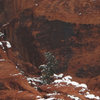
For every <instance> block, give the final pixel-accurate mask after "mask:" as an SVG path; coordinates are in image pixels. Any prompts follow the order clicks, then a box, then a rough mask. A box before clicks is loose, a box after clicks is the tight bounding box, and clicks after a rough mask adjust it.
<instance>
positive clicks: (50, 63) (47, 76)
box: [39, 52, 58, 84]
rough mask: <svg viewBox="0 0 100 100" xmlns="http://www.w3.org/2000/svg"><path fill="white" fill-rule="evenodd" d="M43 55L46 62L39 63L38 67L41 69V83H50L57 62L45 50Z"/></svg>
mask: <svg viewBox="0 0 100 100" xmlns="http://www.w3.org/2000/svg"><path fill="white" fill-rule="evenodd" d="M44 55H45V58H46V62H47V64H44V65H40V66H39V68H40V69H41V73H42V80H43V84H50V83H51V82H52V80H53V74H54V73H55V70H56V67H57V65H58V62H57V60H56V58H55V57H54V55H53V54H52V53H51V52H46V53H45V54H44Z"/></svg>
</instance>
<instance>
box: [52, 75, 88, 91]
mask: <svg viewBox="0 0 100 100" xmlns="http://www.w3.org/2000/svg"><path fill="white" fill-rule="evenodd" d="M63 82H64V83H66V84H67V85H69V84H71V85H74V86H75V87H82V88H85V89H87V85H86V84H79V83H78V82H75V81H72V77H71V76H65V77H64V78H62V79H58V80H55V81H54V83H63Z"/></svg>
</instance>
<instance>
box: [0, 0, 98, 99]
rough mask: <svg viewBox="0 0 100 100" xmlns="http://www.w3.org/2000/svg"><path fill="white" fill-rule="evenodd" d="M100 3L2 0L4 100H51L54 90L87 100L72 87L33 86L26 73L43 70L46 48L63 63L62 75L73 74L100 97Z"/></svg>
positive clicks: (0, 90)
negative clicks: (49, 94)
mask: <svg viewBox="0 0 100 100" xmlns="http://www.w3.org/2000/svg"><path fill="white" fill-rule="evenodd" d="M99 6H100V2H99V0H81V1H80V0H67V1H66V0H59V1H58V0H50V1H48V0H42V1H41V0H28V1H27V0H0V32H1V33H4V34H1V33H0V100H16V99H18V100H35V99H36V97H37V96H41V97H43V98H45V99H44V100H46V98H47V97H45V96H46V94H47V93H50V92H53V91H60V92H61V93H62V95H61V96H60V97H61V99H62V100H63V99H64V100H70V98H68V97H66V93H71V94H73V93H74V95H76V96H79V97H80V98H81V99H82V100H87V99H86V98H84V97H83V96H80V95H79V94H78V92H77V89H76V90H75V89H74V88H72V87H68V86H64V87H63V88H55V87H53V86H52V85H49V87H50V88H51V89H48V86H39V89H38V90H36V89H34V87H32V86H30V84H28V82H27V80H26V77H29V76H31V77H33V76H37V75H40V74H41V73H40V70H39V69H38V66H39V65H41V64H44V63H45V58H44V56H43V54H44V52H47V51H50V52H53V54H54V55H55V57H56V58H57V60H58V61H59V66H58V67H57V70H56V72H57V73H61V72H63V73H64V74H65V75H66V74H70V75H72V76H73V77H74V78H75V80H77V81H79V82H84V83H86V84H87V85H88V87H89V89H92V90H94V91H92V92H93V93H96V94H97V95H100V92H99V91H100V86H99V84H100V80H99V78H100V7H99ZM7 41H8V42H7ZM7 43H11V47H10V46H9V44H8V47H7ZM52 87H53V88H52ZM65 88H66V89H65ZM69 89H70V90H71V91H69ZM36 100H37V99H36Z"/></svg>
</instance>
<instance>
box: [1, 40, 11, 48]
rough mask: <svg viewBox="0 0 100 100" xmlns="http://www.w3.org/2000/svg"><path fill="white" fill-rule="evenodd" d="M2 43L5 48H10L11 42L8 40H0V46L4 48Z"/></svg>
mask: <svg viewBox="0 0 100 100" xmlns="http://www.w3.org/2000/svg"><path fill="white" fill-rule="evenodd" d="M3 43H6V46H7V48H11V44H10V42H9V41H2V42H0V46H2V48H3V49H4V46H3Z"/></svg>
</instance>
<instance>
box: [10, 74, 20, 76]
mask: <svg viewBox="0 0 100 100" xmlns="http://www.w3.org/2000/svg"><path fill="white" fill-rule="evenodd" d="M10 75H11V76H18V75H22V73H17V74H10Z"/></svg>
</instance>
